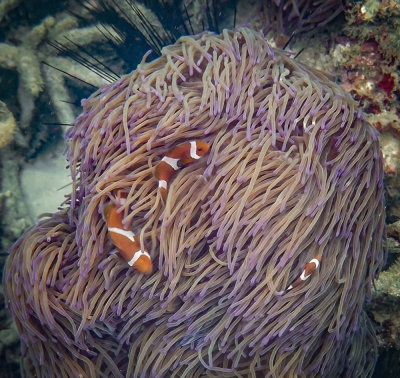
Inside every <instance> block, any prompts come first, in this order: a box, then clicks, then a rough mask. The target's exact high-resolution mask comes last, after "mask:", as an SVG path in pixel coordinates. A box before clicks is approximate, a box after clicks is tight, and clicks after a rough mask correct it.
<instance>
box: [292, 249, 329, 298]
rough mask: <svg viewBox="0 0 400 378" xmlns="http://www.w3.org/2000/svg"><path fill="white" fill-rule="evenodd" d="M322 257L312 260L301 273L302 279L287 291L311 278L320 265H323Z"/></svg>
mask: <svg viewBox="0 0 400 378" xmlns="http://www.w3.org/2000/svg"><path fill="white" fill-rule="evenodd" d="M321 259H322V256H321V255H318V256H317V257H315V258H313V259H312V260H310V261H309V262H308V263H307V264H306V265H305V266H304V269H303V271H302V272H301V275H300V277H298V278H297V279H296V281H294V282H293V283H292V284H291V285H290V286H288V288H287V289H286V291H289V290H292V289H294V288H295V287H297V286H299V285H300V284H301V283H302V282H304V281H306V280H307V279H309V278H310V276H311V275H312V274H313V273H314V272H315V271H316V270H317V269H318V268H319V265H320V263H321Z"/></svg>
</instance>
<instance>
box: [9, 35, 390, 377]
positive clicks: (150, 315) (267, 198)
mask: <svg viewBox="0 0 400 378" xmlns="http://www.w3.org/2000/svg"><path fill="white" fill-rule="evenodd" d="M145 59H146V56H145V58H144V59H143V61H142V62H141V64H140V65H139V66H138V68H137V70H135V71H134V72H132V73H131V74H129V75H126V76H124V77H123V78H121V79H120V80H118V81H116V82H115V83H113V84H111V85H108V86H103V87H102V88H100V89H99V90H98V91H97V92H96V93H94V94H93V95H92V96H91V97H90V98H88V99H87V100H84V101H83V112H82V114H81V115H80V116H79V117H78V118H77V120H76V121H75V126H74V127H73V128H71V129H70V130H69V131H68V137H69V138H70V148H69V153H68V160H69V163H70V170H71V176H72V179H73V187H72V193H71V196H70V197H69V198H68V201H67V203H66V204H67V205H68V206H67V207H65V208H64V209H63V210H60V211H59V212H57V213H55V214H52V215H49V216H48V217H45V218H44V219H42V220H41V221H40V222H39V223H38V224H37V225H35V226H34V227H33V228H32V229H30V230H29V231H28V232H27V233H26V234H25V235H24V236H23V237H22V238H20V239H19V240H18V241H17V243H16V244H15V245H14V246H13V247H12V249H11V254H10V258H9V260H8V262H7V266H6V270H5V274H4V285H5V295H6V299H7V303H8V305H9V308H10V310H11V312H12V313H13V315H14V317H15V319H16V323H17V328H18V330H19V333H20V335H21V341H22V344H23V348H22V351H23V355H22V368H23V371H24V373H25V375H27V376H31V375H37V376H59V375H65V376H71V375H82V376H96V375H99V374H103V375H105V376H115V377H122V376H139V375H142V376H173V375H176V376H180V377H185V376H186V377H196V376H205V375H210V376H217V377H233V376H238V375H240V376H252V377H256V376H257V375H260V374H262V375H271V376H273V377H281V376H296V375H299V376H315V375H317V374H319V375H321V376H351V377H366V376H370V375H371V374H372V369H373V366H374V362H375V354H376V342H375V337H374V331H373V328H372V327H371V324H370V322H369V320H368V318H367V317H366V314H365V312H364V309H363V306H364V301H365V299H366V298H369V297H370V296H371V290H372V286H373V281H374V279H375V278H376V277H377V275H378V273H379V271H380V269H381V268H382V265H383V262H384V259H385V253H384V248H383V246H382V241H383V239H384V216H385V214H384V212H385V210H384V205H383V161H382V158H381V155H380V153H379V145H378V139H377V132H376V131H375V130H374V129H372V128H371V127H370V126H369V125H368V124H367V123H366V122H365V120H364V118H363V115H362V113H361V112H359V111H358V110H357V107H356V104H355V102H354V101H353V100H352V99H351V98H350V96H348V95H347V94H346V93H345V92H344V91H343V90H342V89H341V88H340V87H339V86H338V85H336V84H335V83H333V82H332V81H330V80H329V78H328V77H327V76H326V75H325V74H324V73H322V72H319V71H317V70H314V69H312V68H310V67H307V66H305V65H303V64H300V63H297V62H296V61H294V60H292V59H290V58H289V57H288V56H287V54H286V53H284V52H282V51H280V50H274V49H272V48H271V47H270V45H269V44H268V43H267V42H266V41H265V40H264V38H263V37H262V36H260V35H259V34H257V33H255V32H253V31H251V30H249V29H238V30H235V31H228V30H226V31H224V33H223V34H222V35H215V34H212V33H202V34H200V35H197V36H194V37H182V38H180V39H179V40H178V41H177V42H176V43H175V44H173V45H171V46H166V47H165V48H164V49H163V51H162V56H161V57H160V58H158V59H155V60H154V61H152V62H149V63H146V62H145ZM200 138H202V139H204V141H205V142H207V143H208V144H209V145H210V151H209V155H208V157H207V158H204V159H201V160H199V161H198V162H196V163H194V164H192V165H190V166H189V167H185V168H184V169H182V170H180V171H179V172H177V174H176V176H175V178H174V181H173V182H172V183H171V185H170V187H169V192H168V197H167V199H166V202H165V203H163V201H162V200H161V196H160V193H159V191H158V183H157V179H156V178H155V177H154V167H155V166H156V165H157V164H158V162H159V161H160V160H161V158H162V157H163V156H165V155H166V153H167V151H170V150H171V148H173V147H174V146H176V145H177V144H179V143H181V142H183V141H188V140H193V139H195V140H196V139H200ZM119 192H122V193H123V194H124V196H123V197H124V198H125V197H126V199H125V200H124V201H121V200H120V197H119ZM110 202H112V203H113V204H114V205H115V206H118V207H119V211H120V212H121V213H123V214H124V224H125V226H126V227H127V229H130V230H132V232H133V233H134V234H135V238H136V237H137V238H138V239H139V240H140V243H141V245H143V246H144V245H145V246H146V248H147V250H148V251H149V253H150V255H151V257H152V259H153V262H154V265H155V267H156V268H155V271H154V272H153V274H152V275H150V276H144V275H141V274H139V273H138V272H136V271H134V270H132V269H131V268H130V267H129V266H127V264H126V263H124V262H123V261H121V260H120V259H119V257H118V254H117V253H116V252H117V251H116V250H115V248H114V246H113V244H112V243H111V242H110V240H109V237H108V235H107V227H106V224H105V222H104V220H103V218H102V213H103V209H104V206H105V205H107V204H108V203H110ZM317 256H320V258H321V265H320V268H319V269H318V270H316V271H315V272H314V273H313V274H312V276H311V277H309V279H308V280H306V281H305V282H304V283H303V284H301V285H300V286H298V287H296V288H294V289H292V290H288V287H289V286H290V285H291V284H292V283H293V282H294V281H295V280H296V279H298V277H299V275H300V274H301V272H302V270H303V269H304V265H305V264H306V263H307V262H309V261H310V260H311V259H313V258H316V257H317Z"/></svg>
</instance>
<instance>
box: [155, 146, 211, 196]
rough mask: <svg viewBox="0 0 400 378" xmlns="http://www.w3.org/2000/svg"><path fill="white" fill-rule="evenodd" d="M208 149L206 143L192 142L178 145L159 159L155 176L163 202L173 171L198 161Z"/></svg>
mask: <svg viewBox="0 0 400 378" xmlns="http://www.w3.org/2000/svg"><path fill="white" fill-rule="evenodd" d="M209 149H210V146H209V145H208V143H206V142H204V141H202V140H193V141H190V142H185V143H182V144H179V145H178V146H176V147H175V148H174V149H173V150H171V151H170V152H169V153H168V154H167V155H166V156H164V157H163V158H162V159H161V161H160V163H159V164H158V165H157V167H156V170H155V176H156V177H157V178H158V187H159V188H160V192H161V196H162V198H163V200H164V201H165V200H166V199H167V196H168V186H169V184H170V181H171V179H172V177H173V176H174V174H175V171H177V170H178V169H179V168H182V167H185V166H187V165H189V164H190V163H193V162H194V161H195V160H197V159H200V158H201V157H202V156H203V155H205V154H206V153H207V152H208V150H209Z"/></svg>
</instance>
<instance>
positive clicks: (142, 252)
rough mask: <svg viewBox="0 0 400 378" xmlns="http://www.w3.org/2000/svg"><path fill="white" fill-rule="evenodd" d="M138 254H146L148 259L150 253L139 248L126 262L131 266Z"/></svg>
mask: <svg viewBox="0 0 400 378" xmlns="http://www.w3.org/2000/svg"><path fill="white" fill-rule="evenodd" d="M140 256H147V257H148V258H149V259H150V255H149V254H148V253H147V252H146V251H142V250H139V251H136V252H135V254H134V255H133V257H132V258H131V259H130V260H129V262H128V264H129V265H130V266H132V265H133V264H134V263H135V262H136V261H137V260H138V259H139V257H140Z"/></svg>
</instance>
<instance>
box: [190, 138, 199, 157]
mask: <svg viewBox="0 0 400 378" xmlns="http://www.w3.org/2000/svg"><path fill="white" fill-rule="evenodd" d="M190 157H191V158H192V159H196V160H197V159H200V156H199V155H197V142H195V141H191V142H190Z"/></svg>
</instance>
